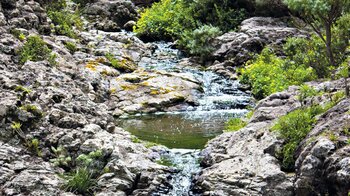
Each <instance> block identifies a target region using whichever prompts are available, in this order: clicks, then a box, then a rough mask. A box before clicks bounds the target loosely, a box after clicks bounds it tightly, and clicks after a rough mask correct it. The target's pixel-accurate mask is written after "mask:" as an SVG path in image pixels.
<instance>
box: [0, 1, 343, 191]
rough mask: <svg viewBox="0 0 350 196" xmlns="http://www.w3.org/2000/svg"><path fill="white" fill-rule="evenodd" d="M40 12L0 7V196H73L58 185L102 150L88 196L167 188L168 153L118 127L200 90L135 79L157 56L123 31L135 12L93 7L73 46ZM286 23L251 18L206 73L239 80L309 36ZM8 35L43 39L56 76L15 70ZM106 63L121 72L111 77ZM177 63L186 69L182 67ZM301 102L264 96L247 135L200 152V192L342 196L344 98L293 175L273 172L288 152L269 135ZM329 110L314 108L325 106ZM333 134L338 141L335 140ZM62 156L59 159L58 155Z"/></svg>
mask: <svg viewBox="0 0 350 196" xmlns="http://www.w3.org/2000/svg"><path fill="white" fill-rule="evenodd" d="M43 2H45V1H44V0H2V1H1V2H0V195H75V193H72V192H68V190H67V189H64V188H62V185H63V184H64V182H65V179H64V178H62V174H67V173H69V171H71V170H72V169H74V168H71V167H73V165H74V164H75V163H74V160H76V158H77V157H79V155H82V154H85V155H86V154H89V153H91V152H96V151H98V150H100V151H101V152H102V155H100V157H102V160H101V161H100V162H99V164H101V165H100V166H101V173H100V174H99V175H98V177H97V178H96V184H95V186H94V194H96V195H101V196H102V195H150V193H152V192H153V191H155V190H166V189H167V188H169V187H171V185H169V184H168V182H169V178H170V176H171V173H173V172H174V171H173V170H172V169H170V168H169V167H166V166H162V165H159V164H157V163H156V162H157V160H159V159H160V157H161V156H162V153H164V151H166V149H163V148H161V147H154V148H146V147H145V146H144V145H143V144H140V143H135V142H133V140H134V139H133V137H132V136H131V135H130V134H129V133H127V132H126V131H124V130H123V129H121V128H119V127H118V125H117V124H116V123H115V121H114V117H120V116H127V115H133V114H135V113H153V112H157V111H179V110H183V109H185V108H186V107H187V106H196V105H197V104H198V103H197V100H196V95H197V94H200V93H201V92H202V89H201V84H200V82H198V80H196V79H195V78H193V77H191V76H188V75H186V74H181V73H176V72H167V71H150V70H146V69H144V68H142V66H141V65H144V64H152V63H153V62H154V61H155V59H153V58H154V51H155V49H156V45H155V44H152V43H148V44H146V43H143V42H142V41H141V40H139V39H138V38H136V37H135V36H134V35H132V34H130V33H126V32H120V30H121V29H122V28H126V29H130V27H131V26H132V25H133V24H134V22H133V21H134V20H136V19H137V12H136V10H135V9H136V8H135V6H134V4H133V3H132V2H131V1H128V0H109V1H107V0H98V1H93V2H92V3H91V4H89V6H88V7H87V8H88V9H84V17H85V19H87V20H84V26H85V30H84V31H81V32H77V34H78V37H79V39H72V38H69V37H66V36H58V35H55V34H53V33H52V32H51V30H52V21H51V20H50V19H49V18H48V17H47V13H46V10H45V8H44V6H43ZM134 2H135V3H137V4H142V3H141V2H140V1H134ZM148 2H153V1H145V3H146V4H148ZM73 7H74V4H73ZM283 20H284V19H273V18H260V17H256V18H252V19H248V20H246V21H244V22H243V23H242V26H241V29H240V32H237V33H232V32H231V33H226V34H224V35H222V36H220V37H218V38H217V43H216V48H217V50H216V51H215V52H214V53H213V54H212V59H213V62H214V64H213V65H212V66H210V67H209V69H211V70H214V71H216V72H218V73H220V74H223V75H225V76H228V77H231V78H235V77H236V76H235V75H234V74H232V71H234V69H235V66H236V65H242V64H243V63H244V62H245V61H247V60H249V59H250V58H251V55H250V54H251V53H252V52H253V53H254V52H255V53H258V52H260V51H261V49H262V48H263V46H265V45H267V44H272V45H273V46H275V47H276V48H278V47H279V46H280V45H281V43H283V42H284V41H285V39H286V37H288V36H292V35H293V36H295V35H297V36H305V32H303V31H300V30H298V29H296V28H291V27H289V26H288V25H286V22H285V21H283ZM13 30H16V31H19V32H21V33H22V34H23V35H25V36H27V37H28V36H29V35H40V36H41V37H42V38H43V40H44V41H45V42H46V43H47V44H48V47H49V48H50V49H52V51H53V52H54V53H55V54H56V55H57V59H56V63H57V65H56V66H52V65H51V64H50V63H49V62H48V61H47V60H44V61H38V62H31V61H28V62H26V63H25V64H24V65H20V63H19V58H18V54H17V51H18V50H19V49H20V48H21V47H22V46H23V45H24V43H25V41H23V40H22V41H21V39H19V38H18V37H16V36H15V35H14V33H13V32H14V31H13ZM67 43H74V44H75V45H76V46H77V51H75V52H72V51H70V50H68V49H67V48H66V44H67ZM152 54H153V55H152ZM108 55H111V56H112V57H113V59H114V60H115V61H117V62H118V66H116V67H117V69H115V68H113V62H111V60H110V59H109V58H107V56H108ZM157 58H160V59H161V58H163V57H162V56H161V55H160V56H158V57H157ZM180 64H181V65H182V66H188V65H193V63H191V62H189V61H188V59H187V60H184V61H183V62H181V63H180ZM310 85H312V86H315V87H316V88H319V89H324V88H327V89H329V90H328V91H330V92H333V93H334V92H336V91H339V90H340V89H341V88H342V82H341V81H334V82H330V83H311V84H310ZM297 95H298V90H297V88H296V87H291V88H290V89H289V90H288V91H286V92H282V93H277V94H274V95H271V96H269V97H268V98H266V99H264V100H262V101H261V102H259V103H258V105H257V106H256V108H255V113H254V116H253V117H252V119H251V120H250V122H249V124H248V126H247V127H245V128H244V129H242V130H240V131H238V132H235V133H225V134H223V135H221V136H219V137H217V138H215V139H214V140H212V141H211V142H210V143H209V144H208V146H207V148H206V149H205V150H204V151H203V154H204V155H205V159H204V160H203V165H204V166H205V167H206V168H205V169H204V170H203V171H202V172H201V173H200V175H199V176H198V177H197V179H196V189H197V190H198V191H200V192H202V193H204V194H205V195H242V194H243V195H244V194H246V195H294V194H297V195H313V194H326V193H327V194H331V195H336V194H337V195H344V194H346V193H347V190H348V189H349V188H350V187H349V184H350V175H349V174H350V168H349V165H350V164H349V161H350V159H349V145H347V143H348V137H349V136H348V135H347V134H348V129H349V126H350V125H349V123H350V122H349V121H350V119H349V118H350V117H349V112H348V110H349V102H350V101H349V99H344V100H342V101H341V102H339V103H338V104H337V105H336V106H334V107H333V108H332V109H330V110H329V111H327V112H326V113H325V114H323V115H321V116H319V117H318V121H317V124H316V126H315V127H314V129H313V130H312V131H311V132H310V134H309V135H308V136H307V138H306V139H305V140H304V141H303V142H302V144H301V145H300V147H299V149H298V152H297V154H296V155H295V157H296V158H297V161H296V173H295V174H287V173H285V172H283V171H281V169H280V162H279V160H278V159H277V158H275V152H276V150H278V148H279V147H280V146H281V145H282V144H283V141H282V140H280V139H278V138H277V137H276V135H275V134H274V133H271V132H270V131H269V128H270V127H271V126H272V125H273V124H274V122H275V121H276V119H277V118H278V117H280V116H282V115H284V114H286V113H288V112H290V111H292V110H294V109H296V108H298V107H300V103H299V102H298V101H297V99H296V96H297ZM326 99H327V97H319V101H320V102H324V101H325V100H326ZM330 129H332V131H333V133H334V134H335V135H336V136H337V139H336V140H334V141H333V140H331V139H330V137H329V133H328V132H329V131H330ZM346 130H347V131H346ZM57 149H63V150H61V151H62V152H61V154H58V152H57ZM61 155H62V156H63V157H62V156H61ZM68 157H70V158H71V159H72V160H73V161H72V162H69V164H67V165H63V166H62V165H61V166H60V167H58V166H57V164H56V163H55V161H54V160H56V161H57V160H58V159H60V158H64V160H66V158H68ZM61 161H62V160H61ZM61 164H62V163H61Z"/></svg>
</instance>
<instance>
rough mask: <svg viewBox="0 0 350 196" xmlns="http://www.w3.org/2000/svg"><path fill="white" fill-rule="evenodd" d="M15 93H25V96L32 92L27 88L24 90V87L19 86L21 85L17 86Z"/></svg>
mask: <svg viewBox="0 0 350 196" xmlns="http://www.w3.org/2000/svg"><path fill="white" fill-rule="evenodd" d="M15 91H16V92H22V93H26V94H29V93H31V92H32V90H30V89H29V88H26V87H24V86H21V85H17V86H16V87H15Z"/></svg>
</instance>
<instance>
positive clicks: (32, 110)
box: [19, 104, 43, 118]
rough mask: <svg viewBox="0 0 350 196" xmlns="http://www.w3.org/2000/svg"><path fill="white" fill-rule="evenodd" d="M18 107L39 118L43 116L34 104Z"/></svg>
mask: <svg viewBox="0 0 350 196" xmlns="http://www.w3.org/2000/svg"><path fill="white" fill-rule="evenodd" d="M19 109H20V110H24V111H27V112H30V113H32V114H33V115H34V116H36V117H40V118H41V117H42V116H43V113H42V112H41V111H40V110H39V109H38V108H37V107H36V106H35V105H30V104H26V105H23V106H21V107H20V108H19Z"/></svg>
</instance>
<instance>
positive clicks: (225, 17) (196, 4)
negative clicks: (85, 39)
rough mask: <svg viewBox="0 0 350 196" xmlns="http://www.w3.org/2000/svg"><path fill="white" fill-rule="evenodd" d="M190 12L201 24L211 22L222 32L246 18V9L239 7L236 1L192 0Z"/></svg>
mask: <svg viewBox="0 0 350 196" xmlns="http://www.w3.org/2000/svg"><path fill="white" fill-rule="evenodd" d="M191 6H192V8H191V9H192V13H193V15H194V19H195V20H196V21H200V23H201V24H211V25H213V26H216V27H218V28H220V29H221V30H222V31H224V32H228V31H231V30H235V28H236V27H237V26H238V25H239V24H240V23H241V22H242V21H243V20H244V19H245V18H246V15H247V13H246V11H245V10H244V9H241V8H239V7H240V5H238V1H230V0H201V1H193V2H192V4H191Z"/></svg>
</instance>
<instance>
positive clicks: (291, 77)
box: [241, 48, 315, 99]
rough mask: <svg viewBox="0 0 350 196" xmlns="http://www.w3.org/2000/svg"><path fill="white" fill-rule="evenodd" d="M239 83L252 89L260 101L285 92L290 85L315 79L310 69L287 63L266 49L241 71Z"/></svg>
mask: <svg viewBox="0 0 350 196" xmlns="http://www.w3.org/2000/svg"><path fill="white" fill-rule="evenodd" d="M241 73H242V75H241V82H242V83H244V84H249V85H250V86H251V87H252V93H253V95H254V97H256V98H258V99H262V98H264V97H266V96H268V95H270V94H272V93H275V92H279V91H282V90H285V89H286V88H287V87H288V86H290V85H300V84H302V83H303V82H306V81H310V80H312V79H315V74H314V71H313V69H312V68H309V67H305V66H300V65H296V64H293V63H289V62H288V60H286V59H282V58H279V57H277V56H276V55H275V54H273V53H272V51H270V50H269V49H268V48H265V49H264V50H263V51H262V53H261V54H260V55H259V56H258V57H257V58H256V59H255V60H253V61H250V62H248V63H247V65H246V67H245V69H243V70H241Z"/></svg>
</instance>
